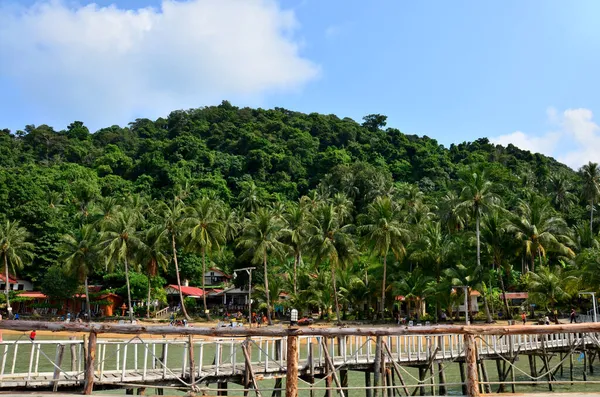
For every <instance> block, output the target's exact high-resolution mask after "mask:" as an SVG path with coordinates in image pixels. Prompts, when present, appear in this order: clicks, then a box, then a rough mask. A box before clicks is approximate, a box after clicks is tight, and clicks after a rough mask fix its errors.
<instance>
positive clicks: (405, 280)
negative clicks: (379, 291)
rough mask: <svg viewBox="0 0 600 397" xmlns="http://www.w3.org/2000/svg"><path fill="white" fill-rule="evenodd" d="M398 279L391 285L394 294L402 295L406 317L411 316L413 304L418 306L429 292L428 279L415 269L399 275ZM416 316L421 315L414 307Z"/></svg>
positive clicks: (420, 311)
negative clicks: (405, 305)
mask: <svg viewBox="0 0 600 397" xmlns="http://www.w3.org/2000/svg"><path fill="white" fill-rule="evenodd" d="M398 276H399V279H398V280H397V281H395V282H394V283H393V287H394V293H395V294H398V295H402V296H403V297H404V300H405V301H406V304H407V308H406V309H407V313H406V314H407V315H408V316H409V317H410V316H411V308H412V305H413V304H414V305H415V306H417V305H419V304H420V303H421V302H422V301H423V299H425V298H426V297H427V295H428V293H429V292H430V289H429V282H430V281H431V278H430V277H427V276H425V275H424V274H423V272H422V271H421V269H416V270H414V271H412V272H403V273H400V274H399V275H398ZM415 309H416V312H417V316H420V315H422V310H421V308H420V307H415Z"/></svg>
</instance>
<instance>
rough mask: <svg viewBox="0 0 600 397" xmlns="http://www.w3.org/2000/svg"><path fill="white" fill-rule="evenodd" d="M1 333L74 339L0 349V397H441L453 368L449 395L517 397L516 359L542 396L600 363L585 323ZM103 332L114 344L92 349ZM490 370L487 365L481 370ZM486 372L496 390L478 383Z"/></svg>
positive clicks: (69, 327)
mask: <svg viewBox="0 0 600 397" xmlns="http://www.w3.org/2000/svg"><path fill="white" fill-rule="evenodd" d="M0 329H10V330H19V331H30V330H33V329H36V330H38V331H39V330H51V331H69V332H72V333H78V334H79V335H80V337H78V338H71V339H65V340H35V341H31V340H29V338H28V336H27V333H25V334H23V336H21V337H19V338H18V339H17V340H14V341H4V342H0V391H27V390H35V391H44V390H54V391H57V390H63V391H64V390H69V389H71V390H83V392H84V393H85V394H90V393H91V392H92V390H100V389H108V388H126V389H133V388H137V389H139V390H143V389H145V388H146V387H158V388H167V389H169V388H177V389H181V390H188V391H191V392H203V393H206V394H208V395H215V394H218V395H226V394H227V385H228V383H234V384H238V385H242V387H243V392H244V394H245V395H247V394H248V393H254V394H256V396H257V397H261V396H262V393H261V392H266V391H269V392H271V393H272V394H271V395H272V396H274V397H277V396H281V395H283V393H285V394H286V397H296V396H298V392H299V391H303V390H307V391H308V392H310V395H311V397H313V396H314V395H316V394H317V393H323V392H324V391H325V392H326V395H327V396H332V395H333V394H338V395H340V396H344V397H345V396H348V395H350V392H352V395H357V394H358V393H364V394H365V395H366V397H380V396H381V397H385V396H386V394H387V397H394V396H401V395H415V394H420V395H425V394H426V393H427V394H428V395H446V394H447V391H448V387H450V386H457V384H456V383H454V384H451V383H449V382H446V380H445V379H446V376H445V368H447V366H449V365H456V366H457V367H458V368H459V370H460V374H461V379H462V381H461V382H460V384H458V387H461V388H462V390H463V394H464V395H468V396H478V395H480V394H481V393H489V392H492V391H497V392H504V391H513V393H514V391H515V386H519V385H521V386H522V385H523V383H524V382H521V383H519V382H518V381H516V380H515V366H514V363H515V361H516V360H518V358H519V357H527V359H528V360H529V363H530V365H529V371H528V374H527V375H528V376H529V377H530V381H528V383H527V384H533V383H545V384H547V386H548V390H549V391H552V388H553V386H554V385H556V384H560V383H567V382H571V383H576V382H578V380H575V379H573V366H574V365H576V364H574V359H573V357H574V356H575V357H578V358H579V357H581V356H583V363H582V364H583V365H582V366H583V377H584V379H583V380H584V381H585V380H586V376H587V374H588V371H589V373H592V371H593V370H594V367H593V363H594V360H596V359H597V357H598V354H599V352H600V341H599V339H598V336H597V334H596V332H600V324H596V323H592V324H590V323H586V324H573V325H552V326H527V327H523V326H489V327H477V326H435V327H391V328H320V329H319V328H277V327H271V328H260V329H259V328H253V329H247V328H241V327H240V328H178V327H163V326H157V327H150V326H148V327H146V326H139V325H109V324H68V323H45V322H44V323H42V322H27V321H2V322H0ZM104 333H113V334H122V335H123V338H122V339H115V338H111V339H103V338H102V334H104ZM157 336H158V337H157ZM292 357H293V359H291V358H292ZM490 362H492V363H494V364H495V365H494V366H490V368H488V366H487V365H486V363H490ZM540 362H541V363H542V365H541V366H540V368H537V363H540ZM567 365H568V366H569V371H570V374H571V377H570V379H569V380H568V381H557V380H556V374H557V372H558V371H561V372H563V371H564V369H565V366H567ZM580 366H581V365H580ZM493 367H496V370H497V374H498V381H497V382H493V381H490V380H489V378H490V377H489V376H488V371H490V370H492V368H493ZM407 368H415V369H418V378H417V380H418V381H417V382H416V383H415V382H414V381H413V382H410V380H411V379H410V378H411V375H410V374H409V372H408V371H407ZM349 371H358V372H361V373H364V374H365V377H364V379H365V385H364V387H360V388H357V387H351V386H349V385H348V372H349ZM265 379H275V387H274V388H271V389H269V390H265V389H261V387H260V386H259V382H260V381H262V380H265ZM283 379H286V381H285V387H283ZM299 380H300V382H299ZM320 382H322V383H323V385H321V383H320ZM299 383H301V385H299ZM588 383H591V382H588ZM492 387H494V390H492ZM496 389H497V390H496Z"/></svg>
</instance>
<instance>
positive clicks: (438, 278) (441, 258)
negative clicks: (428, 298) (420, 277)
mask: <svg viewBox="0 0 600 397" xmlns="http://www.w3.org/2000/svg"><path fill="white" fill-rule="evenodd" d="M454 248H455V244H454V241H453V239H452V237H450V236H449V235H447V234H444V233H443V232H442V225H441V223H440V222H431V223H428V224H427V225H426V226H425V228H424V229H423V231H422V233H421V236H420V238H419V240H417V241H415V243H414V245H413V246H412V250H411V251H412V252H411V254H410V259H411V260H413V261H415V262H417V263H420V264H422V267H423V268H424V269H427V270H429V271H431V272H432V273H433V277H434V279H435V282H436V283H437V284H440V283H441V282H442V276H443V271H444V267H445V266H447V265H448V263H450V258H451V257H452V255H453V254H454ZM440 313H441V307H440V303H439V301H438V302H436V316H439V315H440Z"/></svg>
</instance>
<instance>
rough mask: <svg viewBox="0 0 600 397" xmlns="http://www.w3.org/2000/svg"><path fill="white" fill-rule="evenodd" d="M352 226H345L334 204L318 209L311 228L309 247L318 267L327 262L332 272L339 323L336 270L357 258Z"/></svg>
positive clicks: (321, 206) (323, 205)
mask: <svg viewBox="0 0 600 397" xmlns="http://www.w3.org/2000/svg"><path fill="white" fill-rule="evenodd" d="M352 227H353V226H352V225H349V224H343V223H342V222H341V221H340V219H339V216H338V213H337V212H336V210H335V207H334V205H333V204H331V203H329V204H322V205H320V206H319V207H317V209H316V211H315V214H314V217H313V219H312V224H311V226H310V228H309V232H308V234H309V239H308V246H309V249H310V251H311V253H312V256H313V257H314V258H315V263H316V264H317V265H320V264H322V263H323V262H325V261H327V262H328V263H329V268H330V271H331V280H332V283H333V296H334V301H335V312H336V316H337V321H338V322H339V321H340V320H341V317H340V307H339V302H338V290H337V286H336V276H335V272H336V269H337V268H339V267H342V266H345V265H347V264H349V263H350V262H351V261H352V260H353V259H354V258H355V256H356V252H355V247H354V241H353V240H352V237H351V235H350V232H351V229H352Z"/></svg>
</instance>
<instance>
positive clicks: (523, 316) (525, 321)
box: [521, 312, 527, 325]
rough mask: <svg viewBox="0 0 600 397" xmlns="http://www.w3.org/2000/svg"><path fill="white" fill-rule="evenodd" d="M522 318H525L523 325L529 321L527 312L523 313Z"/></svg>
mask: <svg viewBox="0 0 600 397" xmlns="http://www.w3.org/2000/svg"><path fill="white" fill-rule="evenodd" d="M521 320H523V325H525V324H526V323H527V313H525V312H523V313H521Z"/></svg>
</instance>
